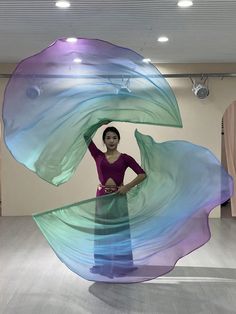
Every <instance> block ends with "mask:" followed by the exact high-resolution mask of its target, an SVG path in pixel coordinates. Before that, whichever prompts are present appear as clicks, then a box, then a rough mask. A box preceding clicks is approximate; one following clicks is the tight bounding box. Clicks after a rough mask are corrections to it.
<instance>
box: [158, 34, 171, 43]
mask: <svg viewBox="0 0 236 314" xmlns="http://www.w3.org/2000/svg"><path fill="white" fill-rule="evenodd" d="M157 40H158V41H159V42H160V43H166V42H167V41H169V38H168V37H166V36H161V37H159V38H158V39H157Z"/></svg>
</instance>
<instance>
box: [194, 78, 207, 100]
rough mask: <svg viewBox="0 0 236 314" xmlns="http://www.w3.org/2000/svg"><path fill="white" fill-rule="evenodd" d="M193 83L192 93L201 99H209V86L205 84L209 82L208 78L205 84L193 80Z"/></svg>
mask: <svg viewBox="0 0 236 314" xmlns="http://www.w3.org/2000/svg"><path fill="white" fill-rule="evenodd" d="M191 81H192V83H193V87H192V91H193V93H194V95H195V96H197V97H198V98H199V99H205V98H207V96H209V88H208V86H207V85H206V84H205V83H206V81H207V78H206V79H205V80H204V82H203V83H202V82H194V81H193V80H192V79H191Z"/></svg>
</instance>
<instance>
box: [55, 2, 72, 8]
mask: <svg viewBox="0 0 236 314" xmlns="http://www.w3.org/2000/svg"><path fill="white" fill-rule="evenodd" d="M55 6H56V7H58V8H60V9H67V8H69V7H70V2H69V1H62V0H61V1H57V2H56V3H55Z"/></svg>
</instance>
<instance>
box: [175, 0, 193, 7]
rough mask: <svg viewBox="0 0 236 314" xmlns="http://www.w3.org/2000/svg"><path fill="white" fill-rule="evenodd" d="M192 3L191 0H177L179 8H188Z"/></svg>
mask: <svg viewBox="0 0 236 314" xmlns="http://www.w3.org/2000/svg"><path fill="white" fill-rule="evenodd" d="M192 5H193V1H190V0H180V1H179V2H178V6H179V7H180V8H189V7H191V6H192Z"/></svg>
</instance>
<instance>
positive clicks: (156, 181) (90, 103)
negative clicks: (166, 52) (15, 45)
mask: <svg viewBox="0 0 236 314" xmlns="http://www.w3.org/2000/svg"><path fill="white" fill-rule="evenodd" d="M3 119H4V125H5V141H6V145H7V147H8V148H9V150H10V151H11V153H12V155H13V156H14V157H15V159H16V160H18V161H19V162H21V163H22V164H24V165H25V166H26V167H27V168H29V169H30V170H32V171H34V172H36V174H37V175H38V176H40V177H41V178H43V179H44V180H46V181H48V182H50V183H52V184H54V185H59V184H62V183H63V182H66V181H68V180H69V178H70V177H71V176H72V175H73V173H74V171H75V169H76V167H77V166H78V164H79V162H80V161H81V159H82V158H83V156H84V154H85V152H86V150H87V144H88V142H87V143H86V141H85V139H84V135H85V134H86V135H87V136H88V137H89V138H92V136H93V135H94V133H95V132H96V130H97V129H98V128H99V127H100V126H101V125H102V124H104V123H107V122H108V121H127V122H133V123H145V124H156V125H167V126H175V127H181V126H182V123H181V118H180V114H179V109H178V105H177V102H176V99H175V96H174V94H173V92H172V90H171V88H170V86H169V85H168V83H167V81H166V80H165V79H164V78H163V77H162V75H161V74H160V73H159V72H158V70H157V69H156V68H155V67H154V66H153V65H151V64H147V63H144V62H143V57H142V56H140V55H139V54H137V53H135V52H133V51H132V50H129V49H126V48H122V47H118V46H115V45H112V44H110V43H107V42H104V41H100V40H91V39H78V40H77V41H76V42H75V43H68V42H66V40H58V41H56V42H55V43H54V44H53V45H51V46H50V47H48V48H47V49H45V50H43V51H42V52H41V53H39V54H37V55H35V56H33V57H30V58H28V59H26V60H24V61H22V62H21V63H20V64H19V65H18V67H17V68H16V70H15V72H14V73H13V76H12V78H11V80H10V81H9V83H8V85H7V88H6V91H5V98H4V107H3ZM135 137H136V140H137V143H138V145H139V149H140V154H141V160H142V167H143V168H144V169H145V171H146V173H147V179H146V180H145V181H144V182H142V183H141V184H140V185H139V186H137V187H135V188H133V189H132V190H131V191H130V192H129V193H127V196H120V195H117V194H111V195H107V196H103V197H100V198H99V199H98V198H94V199H89V200H86V201H82V202H78V203H76V204H71V205H68V206H66V207H63V208H58V209H53V210H50V211H47V212H44V213H40V214H36V215H34V219H35V221H36V223H37V224H38V226H39V228H40V229H41V231H42V232H43V234H44V236H45V237H46V239H47V240H48V242H49V244H50V245H51V247H52V248H53V250H54V251H55V253H56V254H57V256H58V257H59V258H60V259H61V261H62V262H63V263H65V264H66V265H67V266H68V267H69V268H70V269H71V270H72V271H74V272H75V273H77V274H78V275H80V276H82V277H84V278H86V279H88V280H93V281H103V282H104V281H106V282H123V283H124V282H140V281H145V280H149V279H153V278H156V277H157V276H160V275H163V274H165V273H166V272H168V271H170V270H171V269H172V268H173V267H174V265H175V263H176V262H177V260H178V259H179V258H181V257H183V256H184V255H186V254H188V253H190V252H191V251H193V250H194V249H196V248H198V247H199V246H201V245H203V244H204V243H205V242H206V241H208V240H209V237H210V231H209V226H208V215H209V213H210V211H211V210H212V209H213V208H214V207H216V206H217V205H219V204H220V203H222V202H224V201H226V200H227V199H228V198H230V195H231V194H232V186H233V182H232V178H231V177H230V176H229V175H228V174H227V173H226V172H225V170H224V169H223V168H222V166H221V165H220V163H219V161H218V160H217V159H216V158H215V156H214V155H213V154H212V153H211V152H210V151H209V150H207V149H205V148H203V147H200V146H197V145H194V144H192V143H189V142H186V141H168V142H163V143H156V142H155V141H154V140H153V139H152V138H151V137H150V136H147V135H142V134H141V133H139V132H138V131H136V132H135ZM88 141H89V139H88ZM98 206H99V208H100V211H101V212H102V215H100V216H97V214H96V210H97V208H98ZM123 208H128V212H129V214H128V215H124V214H122V213H123ZM95 251H96V252H98V254H99V256H101V258H100V263H101V266H102V267H103V268H105V270H108V269H109V272H108V271H107V272H106V271H103V272H97V273H94V272H91V268H92V267H93V266H94V254H95ZM128 251H129V252H132V261H131V260H125V259H124V256H127V254H126V253H127V252H128ZM114 252H115V255H114Z"/></svg>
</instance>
